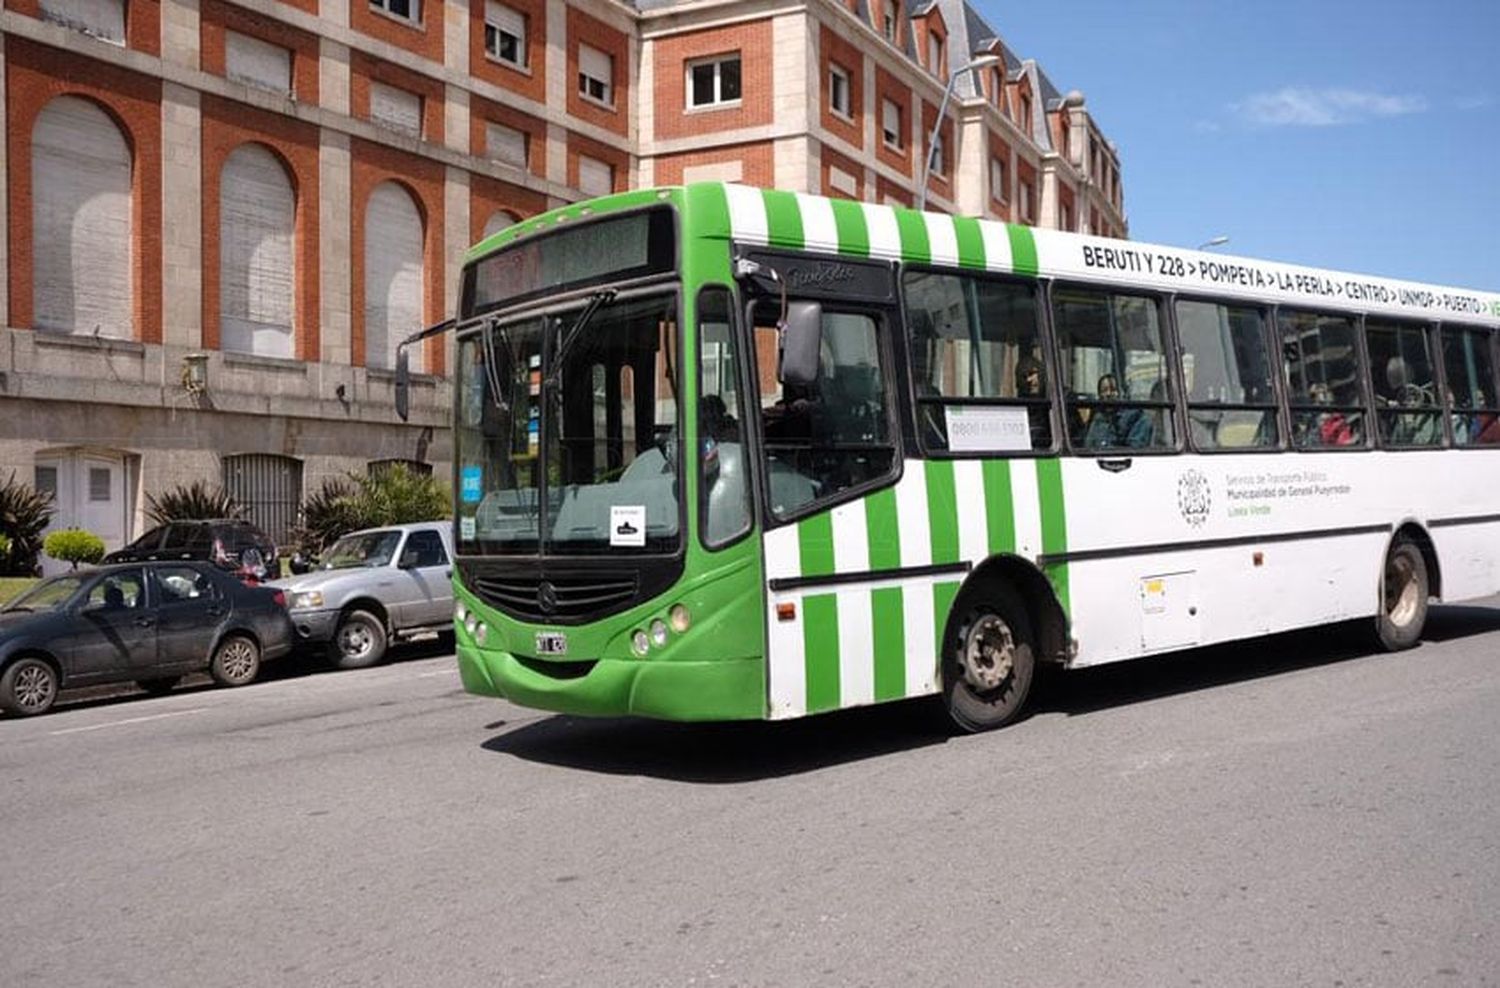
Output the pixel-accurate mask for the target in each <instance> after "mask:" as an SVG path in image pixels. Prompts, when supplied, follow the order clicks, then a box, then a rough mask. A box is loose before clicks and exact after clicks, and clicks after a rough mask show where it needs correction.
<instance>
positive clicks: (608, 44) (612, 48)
mask: <svg viewBox="0 0 1500 988" xmlns="http://www.w3.org/2000/svg"><path fill="white" fill-rule="evenodd" d="M580 43H583V44H586V45H588V46H589V47H590V48H596V49H598V50H599V51H602V52H604V54H606V55H609V56H610V57H611V58H613V59H614V79H613V80H611V85H612V86H613V87H614V94H613V95H614V100H613V102H614V109H613V110H606V109H605V108H604V107H602V106H600V105H599V104H597V103H594V102H591V101H589V100H586V99H584V98H583V97H582V96H580V95H579V93H578V45H579V44H580ZM567 87H568V112H569V113H571V114H572V115H573V116H575V117H577V118H578V119H580V120H583V121H586V122H588V123H591V124H594V125H595V126H597V127H603V128H604V129H605V130H611V131H614V132H615V133H616V134H620V135H622V136H623V135H625V134H628V133H629V132H630V41H629V39H628V38H627V37H626V36H625V35H624V34H621V33H620V32H619V31H616V30H615V29H614V28H612V27H610V26H609V25H608V24H606V23H604V22H603V21H600V20H596V19H595V18H592V17H590V16H589V15H588V14H585V13H584V12H583V11H581V10H579V9H577V8H576V7H569V8H568V71H567Z"/></svg>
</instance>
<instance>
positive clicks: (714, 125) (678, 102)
mask: <svg viewBox="0 0 1500 988" xmlns="http://www.w3.org/2000/svg"><path fill="white" fill-rule="evenodd" d="M596 47H597V46H596ZM655 51H656V64H655V85H656V137H657V138H658V139H662V140H670V139H672V138H674V137H691V136H694V135H697V134H708V133H712V132H714V131H719V130H738V129H740V128H743V127H759V126H764V125H766V124H769V123H770V122H771V115H772V104H771V97H772V81H771V21H770V20H769V19H767V20H763V21H754V22H751V23H749V24H736V25H734V26H733V27H722V28H714V29H712V30H709V31H694V32H693V33H691V34H675V35H672V36H671V37H667V38H662V39H660V40H658V41H657V42H656V48H655ZM733 52H739V53H740V56H741V57H740V101H739V104H738V105H732V106H727V107H723V108H719V107H700V108H698V109H694V110H689V109H688V101H687V97H688V93H687V63H688V62H690V61H696V60H697V59H700V58H704V57H707V56H710V55H728V54H731V53H733ZM616 64H617V65H618V63H616Z"/></svg>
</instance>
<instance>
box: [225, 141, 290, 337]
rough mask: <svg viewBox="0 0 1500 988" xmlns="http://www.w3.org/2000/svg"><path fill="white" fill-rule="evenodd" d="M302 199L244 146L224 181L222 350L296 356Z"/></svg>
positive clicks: (257, 151)
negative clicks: (296, 247)
mask: <svg viewBox="0 0 1500 988" xmlns="http://www.w3.org/2000/svg"><path fill="white" fill-rule="evenodd" d="M296 212H297V198H296V194H295V193H294V192H293V191H292V183H291V181H290V179H288V178H287V172H286V168H285V167H283V165H282V163H281V161H280V160H279V159H278V158H277V157H276V156H275V155H274V154H272V153H271V152H270V151H268V150H266V148H264V147H262V146H261V145H259V144H243V145H241V146H240V147H238V148H236V149H235V151H234V153H233V154H231V155H230V156H229V160H227V161H226V162H225V163H224V171H223V172H222V174H221V176H220V179H219V326H220V343H221V346H222V347H223V349H225V350H227V351H232V352H235V353H251V354H255V355H257V356H261V357H283V358H290V357H292V356H294V354H293V348H292V302H293V299H295V298H296V297H297V290H296V267H295V262H294V260H293V249H292V243H293V240H294V231H295V229H296V224H297V216H296Z"/></svg>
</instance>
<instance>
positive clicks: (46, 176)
mask: <svg viewBox="0 0 1500 988" xmlns="http://www.w3.org/2000/svg"><path fill="white" fill-rule="evenodd" d="M130 173H131V160H130V146H129V145H128V144H127V143H126V141H125V135H124V134H122V133H120V128H119V127H117V126H116V125H115V122H114V120H113V119H111V118H110V116H109V115H108V114H106V113H105V112H104V111H103V110H101V109H100V108H99V107H98V106H96V105H94V104H93V103H91V102H89V101H88V100H84V99H79V98H78V97H76V96H59V97H57V98H56V99H54V100H52V101H51V102H50V103H48V104H47V105H46V106H45V107H44V108H43V109H42V112H41V113H40V114H39V115H38V116H37V119H36V124H35V125H34V126H33V128H32V131H31V189H32V196H31V229H32V240H31V242H32V283H31V291H32V324H33V325H34V326H35V327H36V328H37V329H43V330H57V331H60V332H64V333H86V334H89V335H97V336H111V337H119V338H127V339H128V338H130V337H132V336H134V335H135V334H134V323H133V318H132V314H131V313H132V302H133V288H132V282H131V277H130V262H131V258H130V252H131V242H132V234H131V196H130Z"/></svg>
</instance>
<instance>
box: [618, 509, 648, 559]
mask: <svg viewBox="0 0 1500 988" xmlns="http://www.w3.org/2000/svg"><path fill="white" fill-rule="evenodd" d="M609 544H610V545H612V546H616V545H617V546H626V547H633V548H637V549H640V548H644V547H645V545H646V506H645V505H644V504H612V505H610V507H609Z"/></svg>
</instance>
